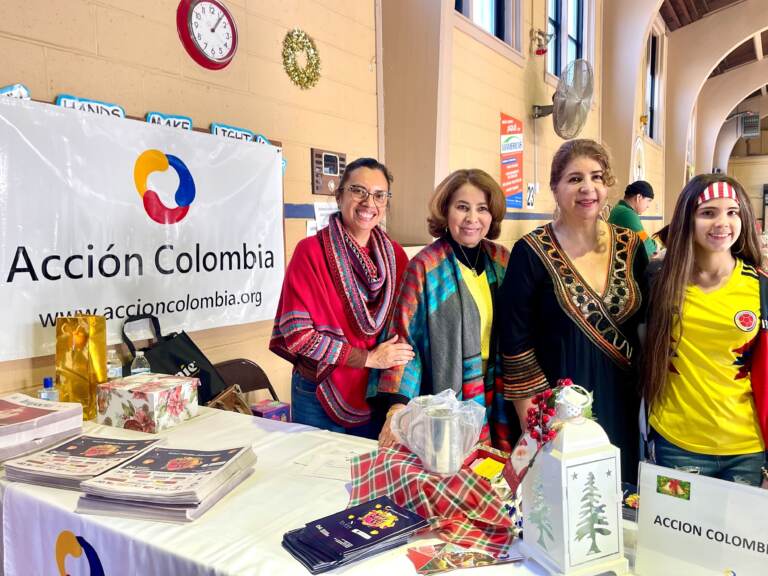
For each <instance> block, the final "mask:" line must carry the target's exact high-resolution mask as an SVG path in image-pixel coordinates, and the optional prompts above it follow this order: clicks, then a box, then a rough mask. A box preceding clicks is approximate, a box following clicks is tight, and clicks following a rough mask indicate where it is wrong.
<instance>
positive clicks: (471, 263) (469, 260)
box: [445, 233, 485, 276]
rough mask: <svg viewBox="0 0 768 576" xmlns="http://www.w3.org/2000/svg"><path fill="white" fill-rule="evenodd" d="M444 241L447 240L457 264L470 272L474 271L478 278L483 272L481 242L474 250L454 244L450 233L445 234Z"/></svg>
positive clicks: (483, 263) (454, 241) (483, 262)
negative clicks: (462, 265) (459, 263)
mask: <svg viewBox="0 0 768 576" xmlns="http://www.w3.org/2000/svg"><path fill="white" fill-rule="evenodd" d="M445 239H446V240H448V243H449V244H450V245H451V248H453V253H454V255H455V256H456V259H457V260H458V261H459V262H461V263H462V264H464V266H466V267H467V268H469V269H470V270H473V269H474V271H475V273H476V274H477V275H478V276H480V274H482V273H483V271H484V270H485V258H483V256H482V254H480V251H481V250H482V246H483V243H482V242H480V243H479V244H478V245H477V246H475V247H474V248H468V247H467V246H462V245H460V244H459V243H458V242H456V240H454V239H453V236H451V234H450V233H446V234H445Z"/></svg>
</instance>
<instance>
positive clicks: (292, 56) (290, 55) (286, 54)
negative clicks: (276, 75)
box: [283, 28, 320, 90]
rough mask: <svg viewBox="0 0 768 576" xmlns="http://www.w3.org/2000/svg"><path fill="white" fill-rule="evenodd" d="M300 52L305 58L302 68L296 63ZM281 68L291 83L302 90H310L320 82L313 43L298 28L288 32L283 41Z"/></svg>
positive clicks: (318, 60) (317, 58) (318, 62)
mask: <svg viewBox="0 0 768 576" xmlns="http://www.w3.org/2000/svg"><path fill="white" fill-rule="evenodd" d="M301 52H303V53H304V55H305V56H306V57H307V64H306V66H304V67H303V68H302V67H301V66H299V65H298V63H297V62H296V55H297V54H299V53H301ZM283 68H284V69H285V72H286V74H288V77H289V78H290V79H291V82H293V83H294V84H296V86H298V87H299V88H301V89H302V90H307V89H308V88H312V86H314V85H315V84H317V81H318V80H320V55H319V54H318V53H317V47H316V46H315V41H314V40H312V37H311V36H309V35H308V34H307V33H306V32H304V31H303V30H300V29H299V28H294V29H293V30H291V31H289V32H288V34H286V35H285V38H284V39H283Z"/></svg>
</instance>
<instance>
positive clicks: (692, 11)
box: [683, 0, 702, 21]
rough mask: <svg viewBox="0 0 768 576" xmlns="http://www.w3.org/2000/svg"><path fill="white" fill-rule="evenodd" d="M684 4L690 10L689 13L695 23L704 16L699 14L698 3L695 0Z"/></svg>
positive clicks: (684, 1) (686, 1)
mask: <svg viewBox="0 0 768 576" xmlns="http://www.w3.org/2000/svg"><path fill="white" fill-rule="evenodd" d="M683 3H684V4H685V7H686V8H687V9H688V13H689V14H690V15H691V20H693V21H695V20H698V19H699V18H701V16H702V15H701V14H700V13H699V10H698V8H697V7H696V3H695V2H694V1H693V0H683Z"/></svg>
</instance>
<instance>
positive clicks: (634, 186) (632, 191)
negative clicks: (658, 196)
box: [624, 180, 653, 200]
mask: <svg viewBox="0 0 768 576" xmlns="http://www.w3.org/2000/svg"><path fill="white" fill-rule="evenodd" d="M638 194H640V196H642V197H643V198H650V199H651V200H653V187H652V186H651V185H650V184H649V183H648V182H646V181H645V180H636V181H635V182H632V183H631V184H630V185H629V186H627V187H626V189H625V190H624V198H632V197H634V196H637V195H638Z"/></svg>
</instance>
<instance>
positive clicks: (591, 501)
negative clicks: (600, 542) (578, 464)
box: [576, 472, 611, 554]
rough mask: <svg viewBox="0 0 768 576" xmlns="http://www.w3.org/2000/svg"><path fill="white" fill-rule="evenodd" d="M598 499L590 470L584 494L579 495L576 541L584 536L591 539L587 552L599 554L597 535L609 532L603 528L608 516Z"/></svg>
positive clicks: (598, 495) (599, 498) (599, 497)
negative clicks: (579, 509) (579, 510)
mask: <svg viewBox="0 0 768 576" xmlns="http://www.w3.org/2000/svg"><path fill="white" fill-rule="evenodd" d="M600 500H601V494H600V491H599V490H598V488H597V486H595V475H594V473H593V472H590V473H589V475H588V476H587V483H586V485H585V486H584V494H583V495H582V497H581V512H580V513H579V525H578V527H577V528H576V540H577V541H579V542H580V541H581V540H583V539H584V537H585V536H586V537H589V539H590V540H592V545H591V546H590V548H589V552H587V554H599V553H600V552H601V550H600V548H598V547H597V535H598V534H602V535H603V536H608V535H609V534H610V533H611V531H610V530H609V529H608V528H604V526H607V525H608V518H606V515H605V504H600Z"/></svg>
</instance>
